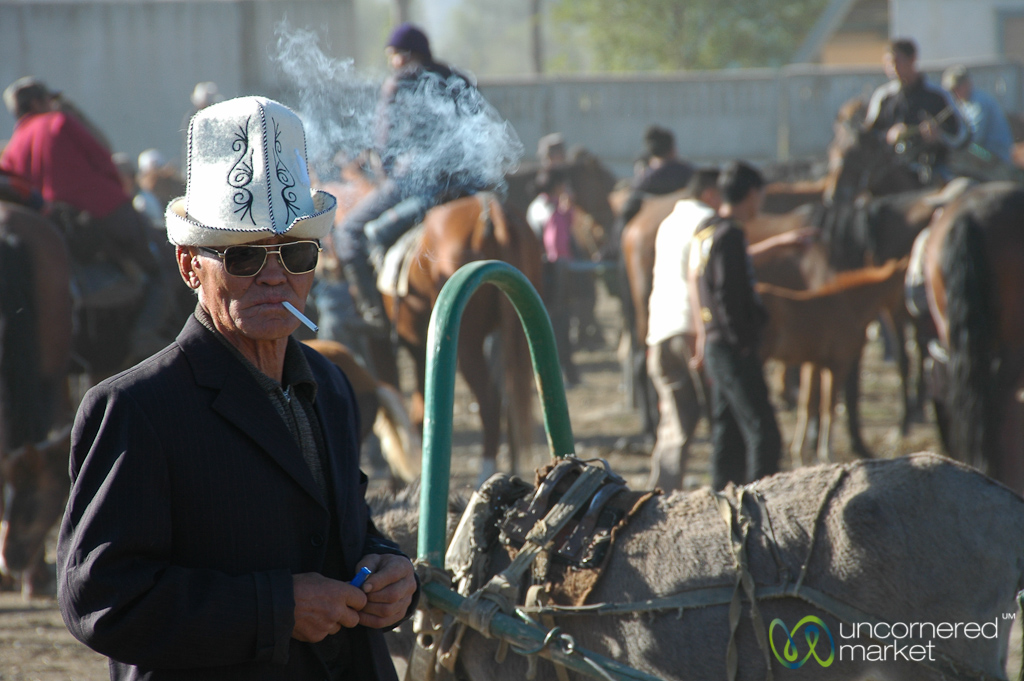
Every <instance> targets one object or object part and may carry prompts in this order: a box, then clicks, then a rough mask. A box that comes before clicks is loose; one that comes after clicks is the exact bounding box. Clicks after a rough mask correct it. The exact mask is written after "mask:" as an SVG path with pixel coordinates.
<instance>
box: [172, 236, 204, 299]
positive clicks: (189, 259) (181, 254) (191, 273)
mask: <svg viewBox="0 0 1024 681" xmlns="http://www.w3.org/2000/svg"><path fill="white" fill-rule="evenodd" d="M174 256H175V258H177V260H178V272H179V274H181V278H182V280H184V282H185V285H186V286H188V287H189V288H190V289H192V290H196V289H198V288H199V285H200V281H199V274H198V273H197V272H196V267H197V266H198V258H197V257H196V255H195V253H193V251H192V248H190V247H188V246H175V248H174Z"/></svg>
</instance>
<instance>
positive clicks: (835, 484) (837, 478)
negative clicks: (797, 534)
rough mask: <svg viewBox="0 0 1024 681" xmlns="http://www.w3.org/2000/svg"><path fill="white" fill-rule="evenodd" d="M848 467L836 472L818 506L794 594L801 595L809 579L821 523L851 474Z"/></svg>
mask: <svg viewBox="0 0 1024 681" xmlns="http://www.w3.org/2000/svg"><path fill="white" fill-rule="evenodd" d="M849 470H850V469H849V467H848V466H843V467H841V468H839V469H838V470H836V472H835V473H834V474H833V475H832V480H831V481H829V484H828V487H827V488H826V490H825V496H823V497H822V498H821V505H820V506H818V513H817V515H815V516H814V525H812V526H811V543H810V545H809V546H808V547H807V559H806V560H804V564H803V565H802V566H801V567H800V577H799V578H798V579H797V580H796V585H795V587H794V589H793V591H794V593H800V587H801V586H802V585H803V583H804V578H805V577H807V570H808V568H809V567H810V566H811V556H813V555H814V544H815V542H816V541H817V539H818V529H819V528H820V527H821V523H822V521H823V520H824V518H825V511H826V510H827V509H828V504H829V502H830V501H831V500H832V495H834V494H835V492H836V490H837V489H839V483H841V482H842V481H843V478H845V477H846V474H847V473H848V472H849Z"/></svg>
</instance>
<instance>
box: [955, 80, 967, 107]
mask: <svg viewBox="0 0 1024 681" xmlns="http://www.w3.org/2000/svg"><path fill="white" fill-rule="evenodd" d="M953 95H954V96H955V97H956V98H957V99H959V100H961V101H965V102H966V101H968V100H969V99H970V98H971V81H969V80H966V79H964V80H962V81H960V84H959V85H957V86H956V87H955V88H953Z"/></svg>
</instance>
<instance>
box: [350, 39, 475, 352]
mask: <svg viewBox="0 0 1024 681" xmlns="http://www.w3.org/2000/svg"><path fill="white" fill-rule="evenodd" d="M387 54H388V58H389V62H390V65H391V68H392V69H393V71H394V72H393V74H392V75H391V77H390V78H389V79H388V80H387V81H386V82H385V83H384V85H383V86H382V88H381V93H380V103H379V106H378V108H379V116H378V130H377V136H378V140H377V151H378V154H379V155H380V161H381V170H382V171H383V173H384V175H385V179H384V181H383V182H381V184H380V185H379V186H377V188H376V189H374V190H373V191H372V192H371V193H370V194H368V195H367V196H366V197H364V198H363V199H362V200H361V201H360V202H359V203H358V204H357V205H356V206H355V207H354V208H353V209H352V210H351V211H350V212H349V213H348V215H346V217H345V220H344V222H343V223H342V224H341V225H340V227H338V229H337V232H336V235H335V239H334V246H335V251H336V253H337V256H338V260H339V261H340V262H341V265H342V269H343V272H344V274H345V278H346V279H347V281H348V284H349V287H350V289H351V290H352V292H353V294H354V297H355V300H356V306H357V308H358V311H359V314H360V316H361V317H362V318H363V320H364V321H365V322H366V324H367V326H368V327H369V329H370V330H371V331H374V332H377V333H387V332H388V331H389V329H390V326H389V323H388V320H387V316H386V315H385V313H384V303H383V301H382V299H381V295H380V292H379V291H378V290H377V285H376V277H375V274H374V267H373V264H372V263H371V262H370V250H371V248H373V249H374V250H375V251H384V250H386V249H387V248H389V247H390V246H391V245H393V244H394V243H395V242H396V241H398V239H399V238H400V237H401V236H402V235H403V234H404V233H405V232H407V231H408V230H409V229H410V228H411V227H412V226H413V225H414V224H416V223H417V222H418V221H419V220H420V219H421V218H422V217H423V215H424V214H425V213H426V212H427V210H428V209H430V208H431V207H432V206H434V205H436V204H437V203H439V202H441V201H443V200H445V199H447V198H454V197H457V196H460V195H465V194H467V193H472V192H474V191H478V190H481V189H483V188H485V186H486V183H482V182H481V181H479V179H478V178H475V177H472V176H471V174H469V173H464V172H460V171H458V170H452V169H451V168H445V167H444V165H446V164H445V163H444V161H442V160H440V159H439V161H441V163H440V164H437V165H434V164H433V161H432V158H431V149H430V147H431V145H433V144H434V137H435V136H436V135H438V134H440V133H441V132H442V127H441V125H439V120H438V119H439V118H440V117H441V116H443V115H444V113H443V111H444V110H445V109H447V108H449V107H450V106H451V105H452V104H454V114H455V115H456V116H462V115H472V114H474V113H475V112H474V111H472V110H465V109H466V108H471V107H472V102H473V100H474V98H472V97H467V94H469V91H472V92H474V93H475V92H476V88H475V87H474V85H473V84H471V83H470V81H469V79H468V78H467V77H466V76H464V75H463V74H461V73H459V72H457V71H455V70H453V69H452V68H450V67H449V66H447V65H445V64H442V63H440V62H437V61H435V60H434V58H433V54H432V53H431V50H430V42H429V40H428V38H427V36H426V34H425V33H424V32H423V31H421V30H420V29H419V28H417V27H415V26H413V25H411V24H401V25H399V26H398V27H397V28H396V29H395V30H394V31H393V32H392V34H391V37H390V38H389V39H388V42H387ZM466 102H469V103H470V105H469V107H466ZM424 164H428V165H433V166H434V167H424ZM424 171H426V172H424Z"/></svg>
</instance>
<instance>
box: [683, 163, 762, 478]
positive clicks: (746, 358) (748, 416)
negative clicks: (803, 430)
mask: <svg viewBox="0 0 1024 681" xmlns="http://www.w3.org/2000/svg"><path fill="white" fill-rule="evenodd" d="M764 186H765V181H764V178H763V177H762V176H761V174H760V173H759V172H758V171H757V170H756V169H754V168H753V167H751V166H749V165H747V164H746V163H743V162H735V163H731V164H729V165H728V166H726V168H725V169H724V170H723V171H722V174H721V176H720V177H719V182H718V187H719V190H720V192H721V194H722V205H721V206H720V207H719V209H718V214H717V215H716V216H714V217H712V218H710V219H709V220H708V222H707V223H705V225H704V226H703V227H702V228H700V229H699V230H698V232H697V235H696V236H695V237H694V239H695V241H694V244H693V246H692V247H691V248H693V249H698V255H697V257H696V258H695V259H696V260H697V262H698V263H699V264H698V267H697V272H696V280H697V284H698V286H697V288H698V295H699V303H700V305H699V312H697V313H696V314H699V317H700V320H699V321H700V324H698V328H700V327H701V326H702V327H703V343H702V345H703V352H701V349H700V346H701V343H700V341H698V351H697V353H696V355H695V364H700V362H701V361H702V360H703V362H704V363H705V364H706V367H707V372H708V376H709V379H710V381H711V444H712V454H711V457H712V458H711V476H712V485H713V486H714V488H715V489H722V488H723V487H725V485H726V483H728V482H730V481H731V482H734V483H736V484H745V483H748V482H751V481H753V480H757V479H758V478H761V477H764V476H766V475H771V474H772V473H775V472H777V471H778V470H779V454H780V449H781V437H780V435H779V427H778V424H777V423H776V421H775V410H774V409H773V408H772V405H771V402H769V399H768V387H767V385H766V384H765V381H764V373H763V369H762V365H761V357H760V354H759V352H758V346H759V345H760V340H761V332H762V330H763V328H764V325H765V323H766V322H767V321H768V313H767V311H766V310H765V309H764V306H763V305H762V304H761V300H760V297H759V296H758V295H757V292H756V291H755V290H754V274H753V266H752V264H751V261H750V256H749V255H748V253H747V238H746V236H745V234H744V231H743V227H744V224H745V223H747V222H749V221H750V220H753V219H754V218H755V217H757V214H758V212H759V211H760V208H761V202H762V201H763V199H764ZM698 336H700V334H698ZM744 452H745V454H744Z"/></svg>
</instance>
